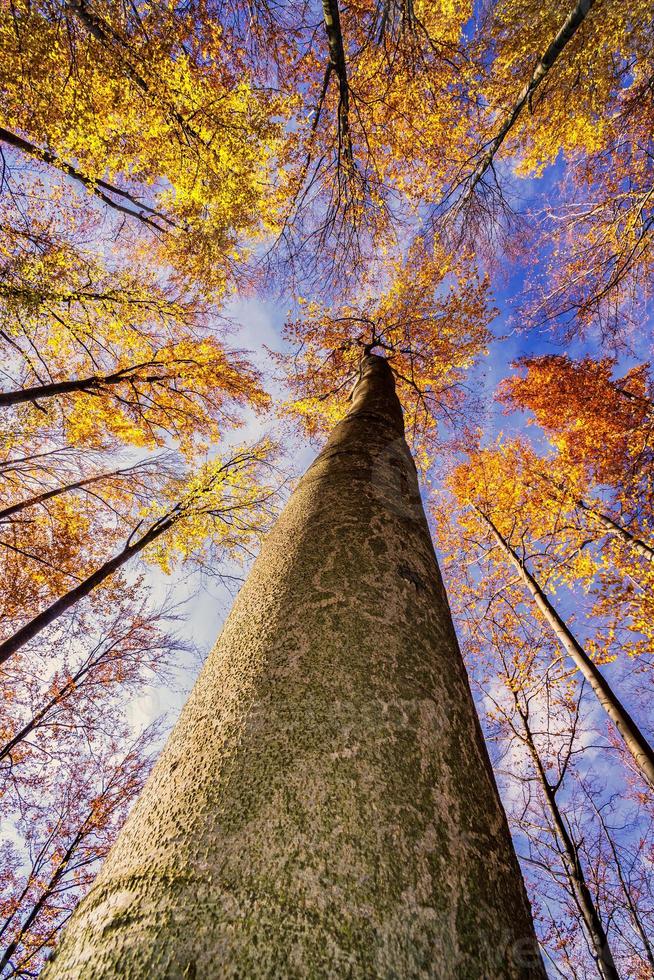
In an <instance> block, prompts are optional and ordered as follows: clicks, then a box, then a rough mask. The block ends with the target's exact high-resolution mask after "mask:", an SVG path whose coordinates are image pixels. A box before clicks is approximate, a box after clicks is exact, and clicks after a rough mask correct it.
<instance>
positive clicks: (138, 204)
mask: <svg viewBox="0 0 654 980" xmlns="http://www.w3.org/2000/svg"><path fill="white" fill-rule="evenodd" d="M0 143H6V144H7V146H11V147H13V148H14V149H16V150H20V151H21V152H22V153H26V154H27V155H28V156H31V157H34V158H35V159H37V160H42V161H43V162H44V163H47V164H50V165H51V166H53V167H56V168H57V170H61V171H62V173H65V174H67V176H68V177H72V179H73V180H76V181H78V182H79V183H80V184H82V185H83V186H84V187H86V189H87V190H88V191H90V192H91V193H92V194H95V196H96V197H99V198H100V200H101V201H104V203H105V204H107V205H108V206H109V207H110V208H113V209H114V211H120V213H121V214H126V215H129V217H130V218H137V219H138V220H139V221H141V222H142V223H143V224H145V225H148V226H149V227H150V228H152V229H153V230H155V231H159V232H161V231H164V232H165V231H169V230H170V228H174V227H177V226H176V225H175V222H174V221H171V219H170V218H168V217H166V215H165V214H162V213H161V212H160V211H156V210H155V209H154V208H151V207H150V206H149V205H147V204H144V203H143V202H142V201H139V200H138V199H137V198H135V197H134V196H133V195H132V194H130V193H129V192H128V191H124V190H121V188H120V187H116V186H115V185H114V184H110V183H108V181H106V180H101V179H100V178H99V177H88V176H87V175H86V174H83V173H82V172H81V171H80V170H78V169H77V167H74V166H73V165H72V164H70V163H67V162H66V161H65V160H62V159H61V158H60V157H58V156H57V155H56V154H55V153H51V152H50V150H43V149H41V148H40V147H38V146H35V144H34V143H30V142H29V140H26V139H23V137H22V136H18V135H17V134H16V133H12V132H10V131H9V130H8V129H2V128H0ZM112 195H113V196H112ZM114 197H118V198H120V200H121V201H126V202H127V205H125V204H121V203H120V201H115V200H114ZM159 221H161V222H163V225H160V224H158V222H159ZM166 226H167V227H166Z"/></svg>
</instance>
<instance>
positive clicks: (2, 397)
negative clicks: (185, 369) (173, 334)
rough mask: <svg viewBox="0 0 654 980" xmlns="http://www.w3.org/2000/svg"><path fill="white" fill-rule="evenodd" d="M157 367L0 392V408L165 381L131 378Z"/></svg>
mask: <svg viewBox="0 0 654 980" xmlns="http://www.w3.org/2000/svg"><path fill="white" fill-rule="evenodd" d="M157 366H161V367H163V365H158V364H157V362H156V361H154V362H153V363H152V364H151V365H148V364H138V365H134V366H132V367H129V368H123V369H122V370H120V371H114V372H113V374H93V375H90V376H89V377H88V378H73V379H72V380H71V381H53V382H51V383H50V384H42V385H34V386H33V387H32V388H16V389H14V391H3V392H0V408H5V407H7V406H8V405H20V404H21V403H22V402H36V401H39V400H40V399H42V398H53V397H54V396H55V395H67V394H70V393H71V392H76V391H85V392H87V393H89V394H96V395H97V394H99V393H100V392H101V391H102V389H103V388H106V387H110V386H111V385H118V384H123V383H124V382H126V381H130V380H132V381H142V382H155V381H163V380H165V379H167V378H168V377H169V376H168V375H146V376H145V377H139V376H137V377H136V378H134V377H132V374H133V372H134V371H136V370H138V369H139V368H141V367H152V368H156V367H157Z"/></svg>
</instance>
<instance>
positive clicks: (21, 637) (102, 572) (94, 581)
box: [0, 516, 175, 664]
mask: <svg viewBox="0 0 654 980" xmlns="http://www.w3.org/2000/svg"><path fill="white" fill-rule="evenodd" d="M174 523H175V517H170V516H168V517H165V518H162V519H161V520H160V521H157V523H156V524H154V525H153V526H152V527H150V528H149V529H148V530H147V531H146V532H145V533H144V534H142V535H141V537H140V538H138V540H137V541H135V542H134V543H133V544H131V543H128V544H127V545H126V546H125V547H124V548H123V550H122V551H119V552H118V554H117V555H114V557H113V558H110V559H109V560H108V561H106V562H105V563H104V564H103V565H100V567H99V568H96V570H95V571H94V572H92V573H91V574H90V575H89V576H87V578H85V579H83V580H82V581H81V582H80V583H79V585H76V586H75V587H74V588H73V589H70V590H69V591H68V592H66V593H65V594H64V595H62V596H60V598H59V599H56V600H55V601H54V602H53V603H52V604H51V605H49V606H48V607H47V609H44V610H43V612H40V613H38V614H37V615H36V616H35V617H34V618H33V619H31V620H30V621H29V623H26V624H25V625H24V626H21V628H20V629H19V630H16V632H15V633H13V634H12V635H11V636H10V637H8V638H7V639H6V640H4V642H3V643H0V664H3V663H4V662H5V661H6V660H8V659H9V657H11V655H12V654H14V653H16V651H17V650H20V648H21V647H23V646H25V644H26V643H29V641H30V640H33V639H34V637H35V636H38V634H39V633H40V632H41V630H43V629H45V628H46V626H49V625H50V624H51V623H54V622H55V620H56V619H58V618H59V616H61V615H62V614H63V613H65V612H66V611H67V610H68V609H71V608H72V607H73V606H74V605H75V603H76V602H79V600H80V599H84V598H85V597H86V596H87V595H89V594H90V593H91V592H92V591H93V589H95V588H96V587H97V586H98V585H101V584H102V583H103V582H104V581H105V579H108V578H109V576H110V575H113V574H114V572H116V571H118V569H119V568H121V567H122V566H123V565H124V564H125V562H128V561H129V560H130V558H132V557H133V556H134V555H137V554H138V553H139V552H140V551H142V550H143V549H144V548H145V546H146V545H148V544H150V543H151V542H152V541H156V539H157V538H158V537H160V535H162V534H164V532H165V531H167V530H168V528H170V527H172V525H173V524H174Z"/></svg>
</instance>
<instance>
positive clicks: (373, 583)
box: [43, 355, 545, 980]
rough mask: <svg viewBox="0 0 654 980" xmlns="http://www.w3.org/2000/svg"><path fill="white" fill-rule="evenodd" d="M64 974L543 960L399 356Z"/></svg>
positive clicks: (304, 521)
mask: <svg viewBox="0 0 654 980" xmlns="http://www.w3.org/2000/svg"><path fill="white" fill-rule="evenodd" d="M43 976H44V977H47V978H48V980H55V978H69V977H72V976H84V977H85V978H86V980H92V978H100V977H102V978H103V980H108V978H111V977H115V978H118V977H121V978H122V977H125V976H129V977H130V978H131V980H140V978H146V977H147V978H151V977H164V976H167V977H187V978H190V977H198V978H200V977H203V978H205V977H206V978H214V977H221V978H227V977H248V978H256V977H270V978H272V977H350V978H358V977H361V978H363V977H407V978H408V977H443V978H446V977H447V978H450V977H452V978H454V977H471V978H478V980H481V978H482V977H484V978H489V980H495V978H497V980H499V978H503V980H507V978H521V980H525V978H536V977H538V978H544V977H545V973H544V970H543V966H542V961H541V958H540V954H539V952H538V950H537V947H536V942H535V938H534V932H533V926H532V923H531V917H530V913H529V906H528V903H527V900H526V896H525V892H524V887H523V883H522V880H521V876H520V871H519V868H518V864H517V861H516V858H515V854H514V851H513V847H512V844H511V839H510V836H509V832H508V827H507V823H506V818H505V816H504V813H503V811H502V807H501V804H500V802H499V798H498V794H497V789H496V786H495V782H494V780H493V775H492V771H491V768H490V764H489V761H488V756H487V754H486V750H485V747H484V744H483V740H482V736H481V731H480V727H479V723H478V720H477V716H476V714H475V710H474V706H473V702H472V697H471V694H470V689H469V686H468V681H467V677H466V674H465V670H464V667H463V662H462V659H461V655H460V653H459V649H458V645H457V641H456V637H455V634H454V630H453V627H452V621H451V617H450V612H449V607H448V603H447V597H446V595H445V591H444V588H443V585H442V581H441V578H440V574H439V571H438V567H437V564H436V558H435V555H434V550H433V546H432V543H431V538H430V535H429V529H428V526H427V521H426V519H425V515H424V511H423V508H422V503H421V500H420V495H419V489H418V481H417V476H416V470H415V466H414V464H413V461H412V459H411V455H410V453H409V450H408V447H407V445H406V442H405V440H404V428H403V422H402V412H401V408H400V404H399V401H398V399H397V396H396V394H395V391H394V384H393V378H392V374H391V372H390V369H389V367H388V364H387V362H386V361H385V360H384V359H382V358H379V357H376V356H374V355H373V356H367V357H365V358H364V361H363V364H362V374H361V379H360V381H359V383H358V385H357V387H356V389H355V392H354V395H353V402H352V407H351V410H350V412H349V413H348V415H347V417H346V418H345V419H344V420H343V421H342V422H341V423H340V424H339V425H337V426H336V428H335V430H334V432H333V433H332V436H331V438H330V439H329V442H328V443H327V445H326V447H325V449H324V450H323V451H322V453H321V454H320V456H319V457H318V458H317V460H316V461H315V462H314V463H313V465H312V466H311V467H310V468H309V470H308V471H307V473H306V474H305V476H304V478H303V479H302V481H301V482H300V484H299V486H298V488H297V489H296V491H295V493H294V494H293V496H292V498H291V500H290V501H289V503H288V505H287V507H286V509H285V511H284V513H283V515H282V516H281V517H280V519H279V521H278V523H277V525H276V527H275V529H274V530H273V531H272V532H271V534H270V535H269V537H268V539H267V541H266V543H265V545H264V547H263V549H262V552H261V554H260V556H259V558H258V559H257V561H256V563H255V565H254V567H253V569H252V571H251V573H250V575H249V578H248V580H247V582H246V584H245V585H244V587H243V589H242V590H241V592H240V594H239V596H238V598H237V600H236V602H235V604H234V607H233V609H232V612H231V614H230V616H229V618H228V620H227V622H226V624H225V626H224V629H223V632H222V634H221V637H220V639H219V641H218V644H217V646H216V648H215V649H214V651H213V653H212V654H211V655H210V657H209V659H208V661H207V664H206V666H205V668H204V670H203V671H202V674H201V675H200V678H199V680H198V682H197V684H196V686H195V689H194V691H193V693H192V695H191V697H190V699H189V701H188V703H187V705H186V707H185V708H184V710H183V712H182V715H181V717H180V720H179V722H178V724H177V726H176V728H175V730H174V731H173V733H172V735H171V736H170V739H169V741H168V744H167V746H166V748H165V749H164V752H163V754H162V756H161V758H160V760H159V762H158V763H157V766H156V768H155V770H154V772H153V774H152V776H151V778H150V780H149V783H148V785H147V786H146V788H145V790H144V792H143V794H142V796H141V798H140V800H139V801H138V803H137V804H136V807H135V808H134V810H133V811H132V814H131V816H130V818H129V820H128V823H127V824H126V826H125V828H124V829H123V831H122V833H121V835H120V837H119V839H118V841H117V843H116V845H115V846H114V848H113V850H112V852H111V854H110V856H109V858H108V859H107V861H106V863H105V865H104V867H103V869H102V871H101V873H100V875H99V877H98V879H97V880H96V883H95V884H94V886H93V888H92V890H91V892H90V893H89V895H88V896H87V898H86V899H85V900H84V901H83V902H82V903H81V905H80V907H79V909H78V910H77V912H76V913H75V915H74V916H73V919H72V920H71V923H70V925H69V927H68V930H67V932H66V933H65V934H64V937H63V939H62V942H61V944H60V945H59V946H58V948H57V952H56V955H55V959H54V961H53V962H52V963H51V964H50V965H49V966H48V967H47V968H46V970H45V973H44V974H43Z"/></svg>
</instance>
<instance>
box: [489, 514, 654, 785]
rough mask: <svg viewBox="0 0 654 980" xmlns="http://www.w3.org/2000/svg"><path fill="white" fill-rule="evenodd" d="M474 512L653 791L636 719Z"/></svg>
mask: <svg viewBox="0 0 654 980" xmlns="http://www.w3.org/2000/svg"><path fill="white" fill-rule="evenodd" d="M472 506H473V507H474V510H475V512H476V513H477V514H478V515H479V516H480V518H481V519H482V521H483V522H484V523H485V524H486V527H487V528H488V529H489V531H490V533H491V535H492V537H493V538H494V539H495V541H496V542H497V543H498V545H499V546H500V548H501V549H502V551H503V553H504V555H505V556H506V557H507V559H508V560H509V561H510V562H511V564H512V565H513V566H514V568H515V569H516V570H517V572H518V574H519V576H520V578H521V580H522V582H523V584H524V586H525V588H526V589H527V591H528V592H529V594H530V595H531V597H532V599H533V600H534V603H535V605H536V606H537V608H538V609H539V610H540V612H541V614H542V615H543V617H544V619H545V621H546V622H547V623H548V624H549V626H550V627H551V629H552V631H553V632H554V635H555V636H556V638H557V640H558V641H559V643H560V644H561V646H562V647H563V649H564V650H565V651H566V653H567V654H568V656H569V657H570V659H571V660H572V661H573V662H574V664H575V666H576V667H577V669H578V670H579V671H580V672H581V673H582V675H583V676H584V677H585V678H586V680H587V681H588V683H589V684H590V686H591V688H592V689H593V692H594V693H595V695H596V696H597V699H598V701H599V703H600V704H601V705H602V707H603V708H604V710H605V711H606V713H607V715H608V716H609V718H610V719H611V721H612V722H613V724H614V725H615V727H616V728H617V730H618V731H619V733H620V735H621V736H622V738H623V740H624V743H625V745H626V747H627V749H628V750H629V752H630V753H631V756H632V758H633V760H634V762H635V764H636V766H637V767H638V769H639V771H640V773H641V775H642V777H643V779H645V780H646V781H647V782H648V783H649V784H650V786H651V787H652V788H654V751H653V750H652V747H651V745H650V744H649V742H648V741H647V739H646V738H645V736H644V735H643V733H642V732H641V730H640V728H639V727H638V725H637V724H636V722H635V721H634V720H633V718H632V717H631V715H630V714H629V712H628V711H627V709H626V708H625V707H624V705H623V704H622V703H621V701H620V700H619V699H618V698H617V697H616V695H615V693H614V692H613V689H612V688H611V686H610V684H609V683H608V681H607V680H606V679H605V678H604V676H603V675H602V673H601V672H600V670H599V669H598V667H597V666H596V665H595V664H594V663H593V661H592V660H591V659H590V657H589V656H588V654H587V653H586V651H585V650H584V649H583V648H582V647H581V645H580V644H579V643H578V642H577V640H576V639H575V637H574V636H573V635H572V633H571V632H570V630H569V629H568V627H567V626H566V624H565V623H564V621H563V620H562V619H561V617H560V616H559V614H558V613H557V611H556V609H555V608H554V606H553V605H552V603H551V602H550V600H549V599H548V597H547V596H546V594H545V592H544V591H543V590H542V589H541V587H540V585H539V584H538V582H537V581H536V579H535V578H534V577H533V575H532V574H531V573H530V572H529V571H528V569H527V568H526V566H525V564H524V562H523V561H521V560H520V558H519V557H518V555H517V554H516V553H515V551H514V550H513V548H512V547H511V546H510V544H509V543H508V541H507V540H506V539H505V538H504V537H503V536H502V534H501V533H500V532H499V530H498V529H497V527H496V526H495V524H494V523H493V521H492V520H491V518H490V517H489V516H488V514H485V513H484V512H483V511H482V510H480V509H479V508H478V507H476V506H474V504H473V505H472Z"/></svg>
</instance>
